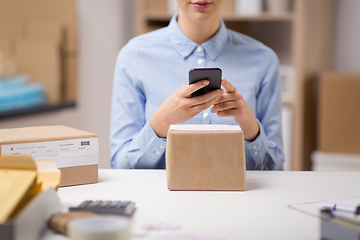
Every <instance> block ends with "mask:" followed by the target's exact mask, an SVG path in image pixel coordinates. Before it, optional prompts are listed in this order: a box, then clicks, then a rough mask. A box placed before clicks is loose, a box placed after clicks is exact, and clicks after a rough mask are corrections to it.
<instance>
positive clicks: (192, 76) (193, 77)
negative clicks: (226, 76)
mask: <svg viewBox="0 0 360 240" xmlns="http://www.w3.org/2000/svg"><path fill="white" fill-rule="evenodd" d="M221 74H222V71H221V69H220V68H192V69H190V71H189V84H193V83H195V82H198V81H201V80H205V79H206V80H209V85H207V86H206V87H203V88H201V89H199V90H197V91H196V92H194V93H193V94H192V97H195V96H200V95H203V94H205V93H208V92H211V91H214V90H216V89H220V88H221Z"/></svg>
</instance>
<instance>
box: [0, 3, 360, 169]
mask: <svg viewBox="0 0 360 240" xmlns="http://www.w3.org/2000/svg"><path fill="white" fill-rule="evenodd" d="M359 9H360V1H358V0H345V1H344V0H316V1H313V0H224V5H223V8H222V18H223V19H224V21H225V24H226V25H227V26H228V27H229V28H231V29H234V30H236V31H239V32H242V33H245V34H247V35H250V36H252V37H254V38H256V39H258V40H260V41H262V42H263V43H264V44H266V45H268V46H269V47H271V48H272V49H273V50H274V51H275V52H276V53H277V55H278V57H279V60H280V64H281V66H280V74H281V79H280V80H281V87H282V98H283V110H282V111H283V137H284V145H285V161H286V162H285V169H286V170H315V171H360V107H359V106H358V103H359V102H360V97H359V96H360V94H358V91H359V90H360V45H359V42H360V31H359V26H358V25H359V23H360V15H359V14H358V10H359ZM174 12H176V2H175V0H134V1H128V0H106V1H101V0H61V1H60V0H57V1H55V0H53V1H49V0H0V128H18V127H27V126H43V125H66V126H70V127H74V128H78V129H82V130H86V131H89V132H93V133H96V134H98V135H99V146H100V162H99V168H110V151H109V125H110V107H111V94H112V81H113V72H114V66H115V60H116V56H117V54H118V52H119V50H120V49H121V47H122V46H124V44H126V42H127V41H128V40H129V39H131V38H132V37H134V36H136V35H139V34H142V33H145V32H148V31H152V30H155V29H157V28H160V27H164V26H166V25H167V24H168V22H169V20H170V18H171V16H172V15H173V13H174Z"/></svg>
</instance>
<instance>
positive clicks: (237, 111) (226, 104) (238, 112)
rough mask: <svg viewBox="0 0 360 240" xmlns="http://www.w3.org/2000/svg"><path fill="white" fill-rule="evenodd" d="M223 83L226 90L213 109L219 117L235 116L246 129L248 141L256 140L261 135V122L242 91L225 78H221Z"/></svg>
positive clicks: (244, 129) (245, 134)
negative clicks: (259, 122)
mask: <svg viewBox="0 0 360 240" xmlns="http://www.w3.org/2000/svg"><path fill="white" fill-rule="evenodd" d="M221 85H223V86H224V88H225V90H226V92H225V93H224V94H223V96H222V97H221V98H220V100H219V101H218V102H217V103H216V104H215V105H214V106H213V108H212V109H211V112H212V113H217V115H218V116H219V117H230V116H232V117H234V119H235V121H236V122H237V123H238V124H239V125H240V127H241V129H242V130H243V131H244V138H245V139H246V140H248V141H252V140H255V138H256V137H257V136H258V135H259V124H258V122H257V121H256V117H255V115H254V114H253V112H252V111H251V109H250V107H249V106H248V105H247V103H246V102H245V100H244V98H243V97H242V95H241V93H240V92H239V91H238V90H237V89H236V88H235V87H234V86H233V85H232V84H231V83H230V82H229V81H227V80H226V79H225V78H222V79H221Z"/></svg>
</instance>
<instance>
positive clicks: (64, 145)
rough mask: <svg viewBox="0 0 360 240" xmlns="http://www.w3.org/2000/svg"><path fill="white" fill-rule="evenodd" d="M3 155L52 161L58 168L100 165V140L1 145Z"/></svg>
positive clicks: (88, 139) (85, 139)
mask: <svg viewBox="0 0 360 240" xmlns="http://www.w3.org/2000/svg"><path fill="white" fill-rule="evenodd" d="M1 154H2V155H4V156H5V155H10V156H15V155H31V156H32V157H33V159H34V160H52V161H54V162H55V163H56V165H57V167H58V168H63V167H73V166H83V165H92V164H98V163H99V143H98V138H81V139H71V140H61V141H49V142H35V143H18V144H8V145H1Z"/></svg>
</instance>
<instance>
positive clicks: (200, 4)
mask: <svg viewBox="0 0 360 240" xmlns="http://www.w3.org/2000/svg"><path fill="white" fill-rule="evenodd" d="M190 3H191V5H192V6H193V7H195V8H197V9H206V8H208V7H210V6H211V4H212V2H208V1H194V2H190Z"/></svg>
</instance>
